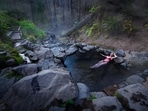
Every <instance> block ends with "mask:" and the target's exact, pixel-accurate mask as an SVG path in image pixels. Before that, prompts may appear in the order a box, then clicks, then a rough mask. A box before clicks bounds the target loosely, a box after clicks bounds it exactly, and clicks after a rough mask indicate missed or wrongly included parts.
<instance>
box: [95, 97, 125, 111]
mask: <svg viewBox="0 0 148 111" xmlns="http://www.w3.org/2000/svg"><path fill="white" fill-rule="evenodd" d="M93 105H94V109H95V111H121V110H122V111H124V109H123V108H122V106H121V104H120V102H119V101H118V99H117V98H116V97H111V96H106V97H102V98H99V99H94V100H93Z"/></svg>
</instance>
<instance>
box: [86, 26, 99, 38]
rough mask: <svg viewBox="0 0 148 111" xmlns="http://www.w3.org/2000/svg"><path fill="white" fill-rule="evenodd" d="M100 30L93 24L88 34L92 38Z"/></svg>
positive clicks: (87, 31)
mask: <svg viewBox="0 0 148 111" xmlns="http://www.w3.org/2000/svg"><path fill="white" fill-rule="evenodd" d="M98 28H99V26H98V24H97V23H93V24H92V26H91V27H90V28H88V29H87V30H86V34H87V35H88V36H92V35H93V34H94V33H95V32H96V31H97V30H98Z"/></svg>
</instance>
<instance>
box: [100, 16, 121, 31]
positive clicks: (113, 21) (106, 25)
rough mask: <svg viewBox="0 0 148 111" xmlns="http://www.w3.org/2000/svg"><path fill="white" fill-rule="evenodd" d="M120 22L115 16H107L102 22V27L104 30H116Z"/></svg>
mask: <svg viewBox="0 0 148 111" xmlns="http://www.w3.org/2000/svg"><path fill="white" fill-rule="evenodd" d="M119 25H120V22H119V21H118V20H117V17H115V16H109V17H107V18H106V19H104V20H103V22H102V28H103V30H104V31H113V30H118V28H119V27H120V26H119Z"/></svg>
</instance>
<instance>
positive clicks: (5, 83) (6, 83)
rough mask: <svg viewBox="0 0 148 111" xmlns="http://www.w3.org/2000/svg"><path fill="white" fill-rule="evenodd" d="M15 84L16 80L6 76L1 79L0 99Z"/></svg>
mask: <svg viewBox="0 0 148 111" xmlns="http://www.w3.org/2000/svg"><path fill="white" fill-rule="evenodd" d="M14 82H15V78H11V79H8V77H7V76H6V75H4V76H2V77H0V99H1V98H2V97H3V96H4V95H5V93H6V92H7V91H8V89H9V88H10V87H11V86H12V85H13V84H14Z"/></svg>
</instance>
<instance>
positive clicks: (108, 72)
mask: <svg viewBox="0 0 148 111" xmlns="http://www.w3.org/2000/svg"><path fill="white" fill-rule="evenodd" d="M101 59H103V58H102V57H100V56H99V55H97V54H96V53H94V52H89V53H86V54H80V53H76V54H74V55H71V56H68V57H67V58H66V60H65V63H64V64H65V65H66V67H67V68H68V70H69V71H70V72H71V75H72V76H73V78H74V80H75V81H76V82H82V83H84V84H86V85H87V86H88V87H89V88H90V90H91V91H101V90H102V89H103V88H105V87H107V86H109V85H114V84H116V83H119V82H121V81H123V80H125V79H126V78H127V77H128V76H130V75H131V74H132V73H131V72H129V71H128V70H126V69H125V68H123V67H121V66H119V65H115V64H114V63H113V62H112V63H108V64H107V65H104V66H101V67H99V68H97V69H90V66H92V65H94V64H95V63H97V62H98V61H99V60H101Z"/></svg>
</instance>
